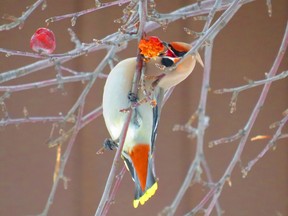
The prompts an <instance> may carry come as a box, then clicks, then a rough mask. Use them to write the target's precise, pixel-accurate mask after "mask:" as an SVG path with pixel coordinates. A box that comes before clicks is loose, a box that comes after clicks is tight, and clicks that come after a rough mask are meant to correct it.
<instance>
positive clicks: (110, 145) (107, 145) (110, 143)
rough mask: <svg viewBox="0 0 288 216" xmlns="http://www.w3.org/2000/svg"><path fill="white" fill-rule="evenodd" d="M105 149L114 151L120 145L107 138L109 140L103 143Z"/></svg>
mask: <svg viewBox="0 0 288 216" xmlns="http://www.w3.org/2000/svg"><path fill="white" fill-rule="evenodd" d="M103 147H104V149H106V150H109V149H110V150H113V149H116V148H117V147H118V144H117V142H115V141H114V140H112V139H110V138H107V139H105V141H104V143H103Z"/></svg>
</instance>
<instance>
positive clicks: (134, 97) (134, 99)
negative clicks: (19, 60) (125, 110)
mask: <svg viewBox="0 0 288 216" xmlns="http://www.w3.org/2000/svg"><path fill="white" fill-rule="evenodd" d="M128 99H129V101H131V102H133V103H136V102H137V101H138V100H139V99H138V97H137V95H136V94H135V93H133V92H129V94H128Z"/></svg>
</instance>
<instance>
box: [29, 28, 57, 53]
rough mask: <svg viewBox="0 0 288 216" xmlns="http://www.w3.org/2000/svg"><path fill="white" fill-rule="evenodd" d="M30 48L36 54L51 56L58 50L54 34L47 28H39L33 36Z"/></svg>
mask: <svg viewBox="0 0 288 216" xmlns="http://www.w3.org/2000/svg"><path fill="white" fill-rule="evenodd" d="M30 47H31V49H32V50H34V51H35V52H39V53H45V54H50V53H52V52H53V51H54V50H55V48H56V40H55V35H54V33H53V32H52V31H51V30H50V29H47V28H39V29H37V31H36V32H35V33H34V34H33V35H32V37H31V40H30Z"/></svg>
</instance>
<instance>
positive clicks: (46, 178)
mask: <svg viewBox="0 0 288 216" xmlns="http://www.w3.org/2000/svg"><path fill="white" fill-rule="evenodd" d="M103 2H104V1H103ZM191 2H192V1H189V0H178V1H172V0H170V1H168V0H166V1H164V0H158V1H156V3H157V7H158V9H159V11H160V12H169V11H172V10H175V9H176V8H178V7H181V6H184V5H187V4H190V3H191ZM32 3H34V1H32V0H25V1H17V0H1V1H0V16H2V15H3V14H10V15H15V16H19V15H20V14H21V11H23V10H24V9H25V7H26V6H27V5H30V4H32ZM47 3H48V8H47V9H46V10H45V11H43V12H42V11H41V10H40V9H38V10H37V11H36V12H35V13H33V14H32V15H31V17H30V18H29V19H28V20H27V21H26V23H25V26H24V28H23V29H22V30H18V29H14V30H11V31H9V32H0V47H3V48H7V49H16V50H22V51H30V48H29V40H30V37H31V35H32V34H33V32H34V31H35V30H36V29H37V28H38V27H41V26H45V22H44V21H45V19H47V18H49V17H51V16H56V15H61V14H65V13H71V12H76V11H80V10H83V9H86V8H90V7H93V0H85V1H84V0H82V1H76V0H59V1H47ZM272 3H273V16H272V18H269V17H268V14H267V8H266V5H265V1H257V2H253V3H250V4H248V5H245V6H243V7H242V8H241V10H240V11H239V12H238V13H237V15H236V16H235V17H234V18H233V19H232V21H231V22H230V23H229V24H228V25H227V27H226V28H225V29H224V30H223V31H222V32H221V33H220V34H219V35H218V37H217V38H216V39H215V46H214V48H215V49H214V50H213V66H212V77H211V88H212V90H215V89H219V88H224V87H234V86H238V85H242V84H244V83H245V81H244V79H243V78H244V77H248V78H249V79H253V80H258V79H263V77H264V73H265V72H267V71H269V69H270V67H271V65H272V63H273V61H274V57H275V56H276V53H277V52H278V48H279V46H280V43H281V40H282V36H283V32H284V29H285V25H286V22H287V18H288V10H287V8H288V2H287V0H278V1H272ZM120 16H121V8H119V7H117V6H116V7H113V8H110V9H105V10H103V11H97V12H95V13H93V14H89V15H86V16H83V17H81V18H79V19H78V20H77V23H76V26H75V27H73V30H75V32H76V33H77V35H78V36H79V38H80V39H81V40H82V41H83V42H91V41H92V39H93V38H97V39H101V38H102V37H104V36H105V35H107V34H110V33H113V32H115V31H116V30H117V29H118V28H119V25H118V24H115V23H113V20H114V19H115V18H119V17H120ZM4 22H5V21H1V23H4ZM201 26H202V23H201V21H193V20H192V19H187V20H180V21H177V22H175V23H173V24H171V25H169V28H168V29H167V31H166V32H164V31H162V30H157V31H156V32H154V33H151V34H153V35H157V36H159V37H160V38H161V39H163V40H166V41H178V40H182V41H186V42H190V41H192V38H190V37H189V36H187V35H186V34H185V33H184V32H183V27H188V28H190V29H196V30H200V29H201ZM67 27H70V20H64V21H60V22H57V23H52V24H50V26H49V28H51V29H52V30H53V31H54V32H55V34H56V37H57V50H56V53H63V52H65V51H67V50H70V49H72V48H73V44H72V43H71V42H70V38H69V35H68V33H67V31H66V29H67ZM135 53H136V47H135V42H133V43H132V44H131V45H129V47H128V49H127V50H126V51H125V52H123V53H121V54H120V55H119V56H120V57H121V58H125V57H130V56H133V55H135ZM104 54H105V53H104V52H99V53H93V54H89V55H88V56H84V57H79V58H77V59H76V60H74V61H72V62H69V63H67V64H65V65H66V66H69V67H71V68H73V69H75V70H79V71H92V70H93V69H94V68H95V67H96V66H97V62H99V61H100V59H101V58H102V57H103V55H104ZM202 54H203V53H201V55H202ZM287 57H288V56H287V55H286V56H285V59H284V61H283V63H282V65H281V68H280V69H279V71H280V72H281V71H283V70H287V68H288V67H287V66H288V64H287ZM34 61H35V59H32V58H26V57H9V58H7V57H5V56H4V55H3V54H0V72H4V71H7V70H9V69H14V68H17V67H20V66H23V65H26V64H28V63H32V62H34ZM52 77H55V71H54V69H53V68H49V69H46V70H43V71H40V72H38V73H35V74H32V75H30V76H27V77H25V78H24V79H22V80H20V79H19V80H15V81H13V82H9V83H7V84H16V83H27V82H31V81H37V80H43V79H47V78H52ZM201 81H202V69H201V67H200V66H197V67H196V69H195V71H194V72H193V73H192V75H191V76H190V77H189V78H188V79H187V80H185V81H184V82H183V83H181V84H180V85H179V86H177V88H176V89H175V91H174V92H173V95H172V96H171V98H170V99H169V101H168V102H167V104H166V106H165V107H164V110H163V113H162V118H161V121H160V126H159V133H158V138H157V151H156V172H157V176H158V177H159V189H158V191H157V194H156V195H155V196H154V197H153V198H152V200H151V201H149V202H148V203H147V205H145V206H143V207H140V208H138V209H133V207H132V199H133V192H134V185H133V183H132V181H131V179H130V176H129V175H127V174H126V175H125V177H124V180H123V182H122V184H121V187H120V191H119V193H118V194H117V196H116V201H115V204H114V205H112V207H111V209H110V211H109V214H108V215H135V216H144V215H145V216H146V215H157V213H158V212H160V211H161V210H162V209H163V208H164V207H165V206H166V205H168V204H170V203H171V202H172V200H173V198H174V197H175V194H176V192H177V191H178V189H179V187H180V185H181V182H182V181H183V179H184V177H185V175H186V172H187V169H188V167H189V164H190V162H191V161H192V160H193V157H194V152H195V151H194V150H195V149H194V146H195V140H193V141H191V140H189V139H188V138H187V137H186V134H185V133H184V132H172V128H173V126H174V124H177V123H185V122H186V120H187V119H188V118H189V116H190V115H191V114H192V113H193V112H194V111H195V110H196V108H197V104H198V100H199V92H200V85H201ZM103 84H104V80H98V81H97V82H96V84H95V86H94V87H93V89H92V91H91V92H90V94H89V97H88V99H87V103H86V108H85V112H88V111H90V110H92V109H93V108H95V107H97V106H99V105H100V103H101V97H102V89H103ZM82 89H83V85H82V84H80V83H77V84H69V85H65V91H66V93H67V94H66V95H63V94H62V93H61V91H58V92H56V93H50V88H44V89H39V90H37V91H35V90H32V91H31V90H29V91H24V92H19V93H15V94H12V96H11V98H9V99H7V101H6V105H7V108H8V110H9V114H10V117H11V118H12V117H14V118H16V117H22V116H23V114H22V110H23V107H24V106H25V107H27V109H28V111H29V114H30V115H31V116H40V115H44V116H47V115H58V113H59V112H62V113H63V114H65V113H66V112H67V111H68V110H69V107H71V106H72V104H73V103H74V102H75V100H76V98H77V96H78V95H79V93H80V92H81V90H82ZM287 90H288V85H287V79H286V80H282V81H278V82H277V83H275V84H273V85H272V87H271V92H270V93H269V94H268V98H267V100H266V102H265V106H264V108H263V110H262V111H261V113H260V115H259V118H258V119H257V122H256V125H255V127H254V129H253V131H252V133H251V136H255V135H257V134H271V133H273V130H272V131H271V130H269V125H270V124H271V123H273V122H275V121H277V120H280V119H281V118H282V115H281V113H282V111H284V110H285V109H286V108H287V105H288V100H287V99H288V98H287ZM260 91H261V87H257V88H255V89H253V90H249V91H246V92H243V93H241V94H240V95H239V98H238V104H237V112H236V113H234V114H232V115H231V114H230V113H229V106H228V105H229V101H230V97H231V95H230V94H226V95H215V94H212V93H210V94H209V98H208V99H209V101H208V109H207V114H208V115H209V116H210V127H209V128H208V129H207V134H206V137H205V142H206V143H208V142H209V141H210V140H213V139H217V138H221V137H224V136H229V135H232V134H234V133H236V132H237V131H238V130H239V129H240V128H241V127H243V126H244V124H245V123H246V121H247V119H248V118H249V115H250V113H251V111H252V109H253V107H254V104H255V102H256V100H257V98H258V96H259V94H260ZM0 115H1V116H0V118H2V117H3V115H2V113H1V112H0ZM50 130H51V124H48V123H45V124H42V123H40V124H27V125H20V126H18V127H15V126H8V127H6V128H4V129H3V128H2V129H1V131H0V215H1V216H20V215H29V214H36V213H39V212H41V211H42V209H43V207H44V205H45V203H46V200H47V197H48V195H49V192H50V187H51V184H52V174H53V170H54V163H55V149H48V147H47V145H46V143H45V142H46V140H47V138H48V136H49V133H50ZM286 131H287V127H286ZM106 137H108V132H107V130H106V129H105V127H104V122H103V118H102V117H101V118H99V119H98V120H96V121H94V122H93V123H91V124H90V125H88V126H87V127H86V128H85V129H83V130H82V131H81V133H80V135H79V136H78V138H77V140H76V144H75V146H74V148H73V150H72V154H71V157H70V159H69V161H68V164H67V168H66V169H65V174H66V175H67V176H68V177H69V178H70V179H71V181H70V182H69V188H68V190H64V189H63V185H62V184H60V185H59V187H58V190H57V193H56V197H55V200H54V204H53V205H52V208H51V211H50V212H49V215H57V216H66V215H69V216H79V215H81V216H91V215H94V213H95V210H96V207H97V206H98V203H99V201H100V197H101V194H102V192H103V189H104V186H105V181H106V179H107V176H108V173H109V170H110V166H111V162H112V158H113V156H114V153H113V152H106V153H105V154H104V155H101V156H98V155H96V151H97V150H98V149H99V148H100V147H101V145H102V142H103V140H104V139H105V138H106ZM237 144H238V143H237V142H233V143H229V144H224V145H222V146H218V147H214V148H212V149H208V148H207V149H205V153H206V156H207V159H208V162H209V165H210V166H211V170H212V174H213V178H214V179H218V178H219V177H221V175H222V173H223V171H224V170H225V169H226V167H227V164H228V163H229V161H230V160H231V158H232V156H233V152H234V151H235V149H236V147H237ZM265 144H266V141H265V140H263V141H257V142H253V143H251V142H249V143H247V145H246V148H245V150H244V153H243V155H242V157H241V159H242V162H243V164H244V165H246V164H247V162H248V161H249V160H251V159H253V158H254V157H255V156H256V155H257V154H258V152H259V151H261V150H262V149H263V148H264V146H265ZM206 146H207V145H206ZM287 150H288V146H287V140H282V141H279V142H278V145H277V149H276V151H270V152H268V153H267V155H265V157H264V158H263V159H261V160H260V162H259V163H257V165H256V166H255V167H254V169H253V170H252V172H251V173H249V175H248V176H247V178H245V179H243V178H242V177H241V172H240V168H239V167H238V166H237V167H236V169H235V170H234V172H233V176H232V178H231V180H232V184H233V186H232V187H228V186H226V187H225V189H224V191H223V193H222V196H221V198H220V203H221V206H222V208H223V210H224V211H225V215H228V216H250V215H251V216H252V215H262V216H273V215H275V216H279V215H283V216H284V215H288V184H287V181H288V172H287V170H288V164H287V160H288V156H287ZM203 192H204V191H203V189H202V187H200V186H197V185H195V186H193V187H192V188H191V189H189V192H188V193H187V194H186V196H185V199H184V200H183V202H182V203H181V205H180V207H179V210H178V211H177V213H176V215H183V213H186V212H187V211H189V210H190V209H191V208H192V207H193V206H195V205H196V204H197V203H198V202H199V200H200V198H201V197H202V196H203V194H204V193H203ZM212 215H215V212H213V214H212Z"/></svg>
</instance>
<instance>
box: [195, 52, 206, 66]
mask: <svg viewBox="0 0 288 216" xmlns="http://www.w3.org/2000/svg"><path fill="white" fill-rule="evenodd" d="M195 59H196V61H197V62H198V63H199V64H200V65H201V66H202V67H203V68H204V63H203V61H202V59H201V56H200V54H199V53H198V52H196V55H195Z"/></svg>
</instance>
